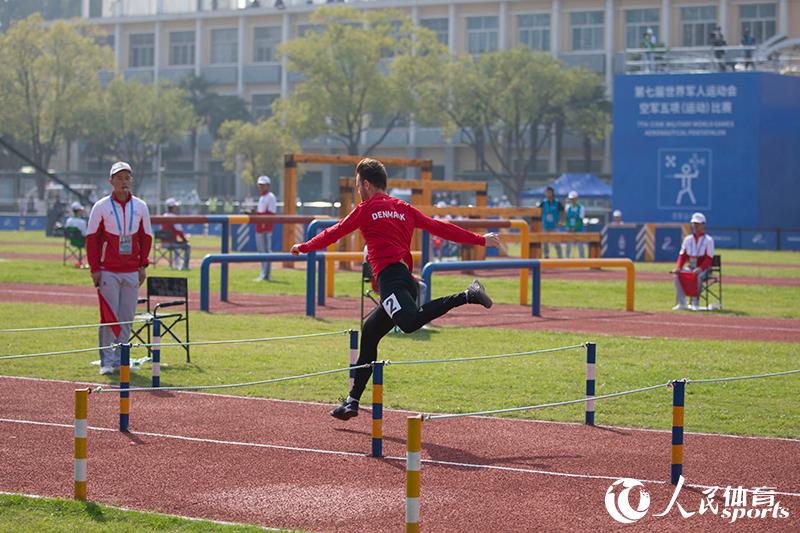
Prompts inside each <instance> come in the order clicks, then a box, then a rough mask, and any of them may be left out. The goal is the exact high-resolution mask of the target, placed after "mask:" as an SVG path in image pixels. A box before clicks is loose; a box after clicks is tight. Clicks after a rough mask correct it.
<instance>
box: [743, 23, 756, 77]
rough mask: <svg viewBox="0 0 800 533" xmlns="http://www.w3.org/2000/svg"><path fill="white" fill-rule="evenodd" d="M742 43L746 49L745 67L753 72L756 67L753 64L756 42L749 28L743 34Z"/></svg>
mask: <svg viewBox="0 0 800 533" xmlns="http://www.w3.org/2000/svg"><path fill="white" fill-rule="evenodd" d="M740 42H741V44H742V46H744V47H745V49H744V58H745V63H744V67H745V68H747V69H750V70H752V69H753V68H755V65H754V64H753V47H754V46H755V45H756V40H755V39H754V38H753V36H752V35H751V34H750V29H749V28H745V29H744V31H743V32H742V40H741V41H740Z"/></svg>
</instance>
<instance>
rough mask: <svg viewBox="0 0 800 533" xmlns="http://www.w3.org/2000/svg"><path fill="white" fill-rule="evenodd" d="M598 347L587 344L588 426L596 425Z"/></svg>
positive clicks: (593, 344) (590, 343)
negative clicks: (595, 397)
mask: <svg viewBox="0 0 800 533" xmlns="http://www.w3.org/2000/svg"><path fill="white" fill-rule="evenodd" d="M596 349H597V345H596V344H595V343H593V342H587V343H586V420H585V423H586V425H589V426H593V425H594V396H595V394H596V392H595V364H596V363H597V352H596Z"/></svg>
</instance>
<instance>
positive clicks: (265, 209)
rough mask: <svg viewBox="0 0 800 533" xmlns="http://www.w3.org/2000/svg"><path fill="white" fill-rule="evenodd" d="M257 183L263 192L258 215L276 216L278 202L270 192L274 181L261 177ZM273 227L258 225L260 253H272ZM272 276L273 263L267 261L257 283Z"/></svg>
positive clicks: (267, 177) (264, 224)
mask: <svg viewBox="0 0 800 533" xmlns="http://www.w3.org/2000/svg"><path fill="white" fill-rule="evenodd" d="M256 183H257V184H258V188H259V190H260V191H261V196H260V197H259V198H258V207H256V214H258V215H274V214H275V213H277V212H278V200H277V198H275V195H274V194H272V193H271V192H270V190H269V189H270V186H271V185H272V180H270V179H269V176H259V177H258V180H257V181H256ZM272 227H273V225H272V224H268V223H260V224H256V249H257V250H258V252H259V253H262V254H264V253H271V252H272ZM271 275H272V263H270V262H269V261H265V262H263V263H261V275H259V276H258V277H257V278H256V281H270V277H271Z"/></svg>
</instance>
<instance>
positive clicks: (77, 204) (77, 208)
mask: <svg viewBox="0 0 800 533" xmlns="http://www.w3.org/2000/svg"><path fill="white" fill-rule="evenodd" d="M70 207H71V208H72V210H73V211H82V210H83V206H82V205H81V203H80V202H72V205H71V206H70Z"/></svg>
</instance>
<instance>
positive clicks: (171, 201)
mask: <svg viewBox="0 0 800 533" xmlns="http://www.w3.org/2000/svg"><path fill="white" fill-rule="evenodd" d="M164 205H165V206H167V207H178V206H179V205H181V203H180V202H179V201H178V200H176V199H175V198H167V199H166V200H165V201H164Z"/></svg>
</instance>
